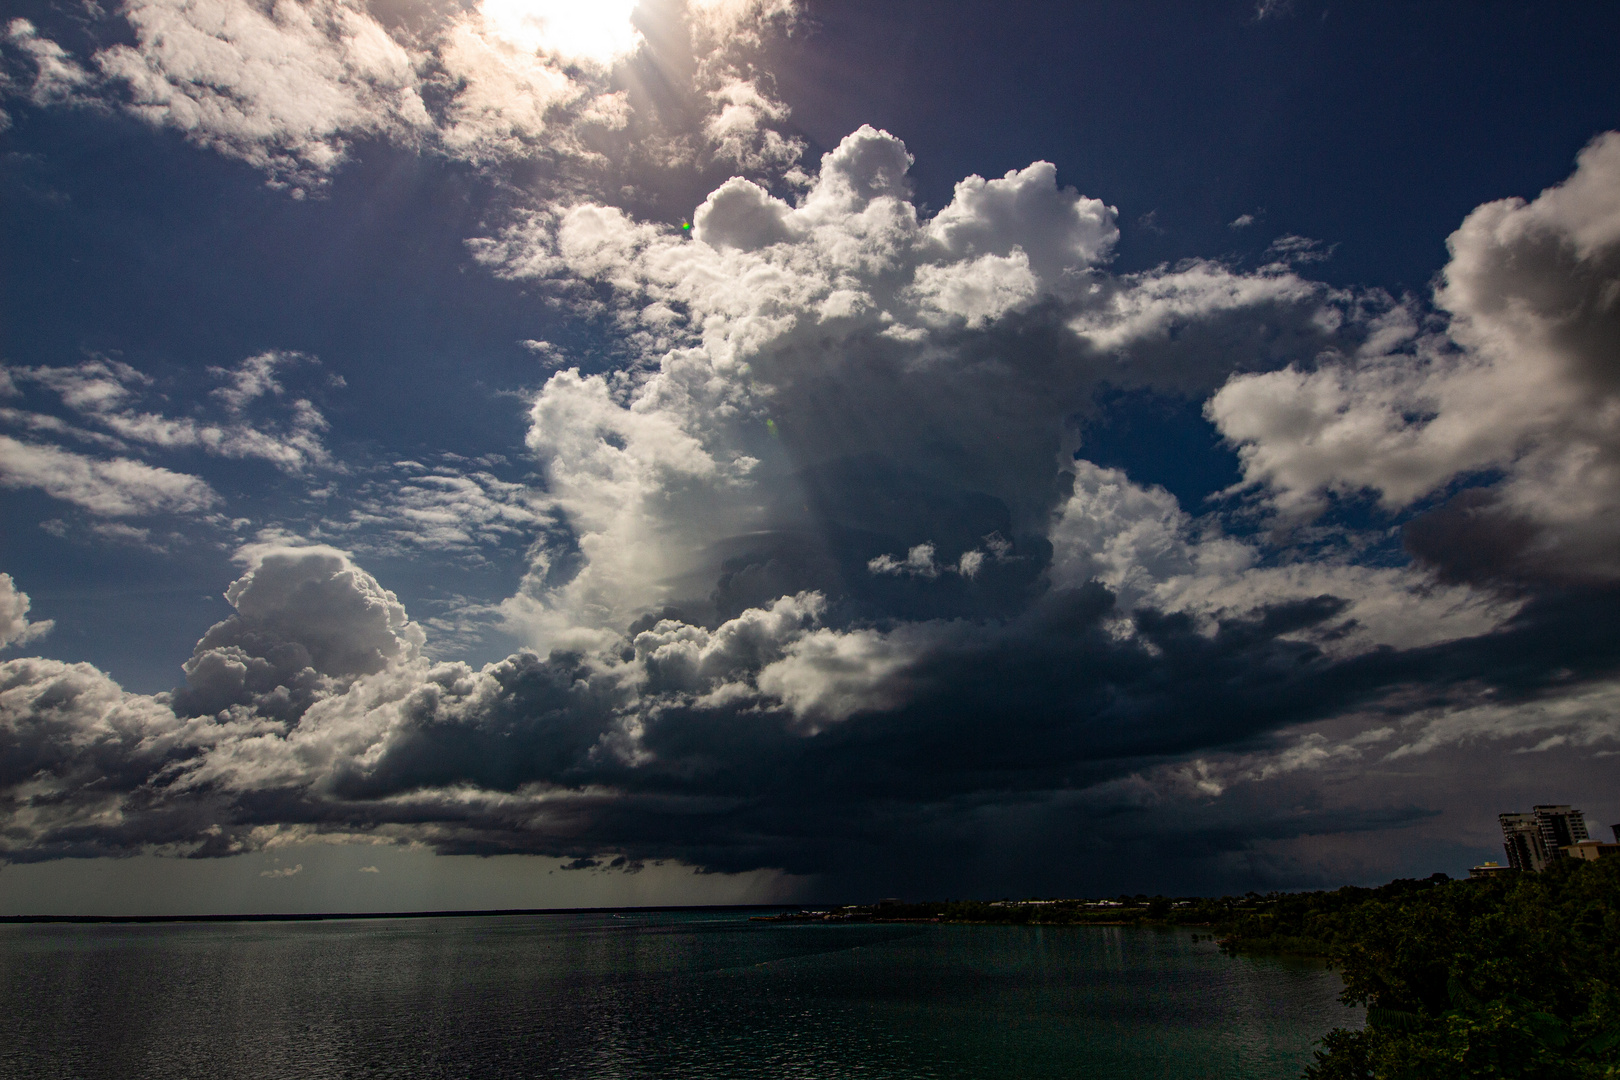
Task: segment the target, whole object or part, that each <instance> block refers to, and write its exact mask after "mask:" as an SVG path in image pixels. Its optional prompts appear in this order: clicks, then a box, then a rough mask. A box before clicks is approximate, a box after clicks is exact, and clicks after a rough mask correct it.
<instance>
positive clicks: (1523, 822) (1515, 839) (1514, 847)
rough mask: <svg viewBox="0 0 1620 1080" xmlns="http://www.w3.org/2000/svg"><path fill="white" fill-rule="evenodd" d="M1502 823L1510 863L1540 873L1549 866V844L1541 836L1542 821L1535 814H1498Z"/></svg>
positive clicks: (1517, 868)
mask: <svg viewBox="0 0 1620 1080" xmlns="http://www.w3.org/2000/svg"><path fill="white" fill-rule="evenodd" d="M1497 820H1498V821H1500V822H1501V823H1502V847H1503V848H1504V849H1506V851H1507V859H1508V865H1509V866H1511V867H1513V869H1515V870H1522V871H1524V872H1525V873H1527V874H1533V873H1539V872H1540V871H1541V870H1543V869H1545V868H1546V866H1547V845H1546V842H1545V841H1543V840H1542V838H1541V823H1540V822H1539V821H1537V820H1536V815H1535V814H1498V815H1497Z"/></svg>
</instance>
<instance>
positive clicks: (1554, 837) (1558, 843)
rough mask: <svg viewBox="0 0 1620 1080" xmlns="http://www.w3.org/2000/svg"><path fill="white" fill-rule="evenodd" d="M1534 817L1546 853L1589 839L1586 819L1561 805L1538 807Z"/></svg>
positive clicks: (1578, 812) (1577, 812)
mask: <svg viewBox="0 0 1620 1080" xmlns="http://www.w3.org/2000/svg"><path fill="white" fill-rule="evenodd" d="M1535 815H1536V824H1538V825H1540V826H1541V841H1542V843H1544V844H1546V845H1547V850H1548V851H1557V850H1558V849H1559V848H1566V847H1568V846H1569V845H1571V844H1579V843H1580V842H1581V841H1583V840H1587V839H1590V837H1588V836H1587V835H1586V818H1585V817H1584V816H1583V815H1582V814H1581V812H1580V811H1579V810H1575V809H1572V808H1571V807H1569V806H1563V805H1560V806H1538V807H1536V808H1535Z"/></svg>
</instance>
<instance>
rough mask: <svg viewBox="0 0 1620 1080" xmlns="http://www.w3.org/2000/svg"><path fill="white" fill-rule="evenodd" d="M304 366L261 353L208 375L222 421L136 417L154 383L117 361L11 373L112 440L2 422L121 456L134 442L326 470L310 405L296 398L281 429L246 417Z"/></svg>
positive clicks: (46, 420) (316, 413) (49, 423)
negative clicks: (281, 372)
mask: <svg viewBox="0 0 1620 1080" xmlns="http://www.w3.org/2000/svg"><path fill="white" fill-rule="evenodd" d="M302 362H312V361H309V360H308V358H306V357H303V356H300V355H299V354H297V353H283V352H267V353H261V354H260V355H258V356H253V357H249V358H248V359H246V360H244V361H242V362H241V363H240V364H239V365H237V366H236V367H235V368H231V369H226V368H217V367H216V368H210V369H209V372H210V374H212V375H213V376H214V377H215V378H217V379H220V380H222V381H224V382H225V384H226V385H224V386H222V387H220V388H218V389H216V390H214V391H213V392H212V393H211V394H210V395H209V396H210V397H212V398H213V399H215V400H216V401H218V402H220V403H221V404H222V405H223V406H224V407H225V411H226V414H227V416H228V419H226V420H223V421H208V420H199V419H197V418H195V417H189V416H184V417H174V416H165V415H163V414H161V413H157V412H151V411H143V410H141V409H140V408H139V407H138V406H137V405H136V404H135V401H136V399H137V398H139V396H140V395H141V394H142V393H143V392H144V391H145V390H146V388H148V387H150V386H151V384H152V380H151V379H150V378H149V377H148V376H146V375H143V374H142V373H141V372H139V371H137V370H135V369H134V368H132V367H130V366H129V365H128V364H123V363H119V362H117V361H112V360H106V359H93V360H86V361H84V362H83V363H81V364H78V365H76V366H74V367H36V368H26V367H15V368H11V369H10V372H9V374H10V377H11V379H12V380H14V381H15V382H22V383H24V384H35V385H39V386H42V387H45V388H47V389H49V390H51V391H54V392H55V393H56V394H57V395H58V396H59V397H60V398H61V400H62V403H63V405H65V406H66V407H67V408H68V409H70V410H72V411H73V412H76V413H78V414H79V416H80V417H82V418H83V419H85V420H86V421H88V422H89V423H92V424H96V425H99V426H101V427H103V428H105V429H106V430H107V431H108V432H110V433H111V436H112V437H111V439H109V438H108V436H105V435H98V434H96V433H91V432H83V431H81V430H79V429H76V428H73V427H71V426H68V425H66V424H64V423H62V422H61V421H60V420H58V419H55V418H51V417H44V416H39V415H38V414H23V413H20V412H13V411H9V410H8V411H7V412H6V413H5V414H3V415H0V419H3V420H10V421H12V422H21V423H23V424H25V425H26V426H28V427H30V428H33V429H34V430H38V431H48V432H51V433H53V434H54V433H61V434H66V435H69V436H71V437H74V438H80V439H84V440H87V441H95V442H101V443H104V444H108V445H112V446H114V447H117V448H119V449H125V448H127V445H128V444H129V443H138V444H143V445H146V446H151V447H156V448H158V449H162V450H200V451H202V452H203V453H205V454H209V455H214V456H219V457H226V458H251V459H258V460H262V461H267V462H269V463H271V464H273V465H275V466H276V467H277V468H279V469H281V470H282V471H284V472H289V473H299V472H303V471H304V470H305V469H307V468H310V467H311V466H317V465H326V464H329V463H330V460H331V458H330V455H329V454H328V452H327V450H326V447H325V445H324V444H323V443H322V433H323V432H324V431H325V430H326V428H327V423H326V418H325V417H324V416H322V415H321V412H320V410H319V409H317V408H316V407H315V405H314V404H313V403H312V402H310V401H309V400H308V399H306V398H296V399H294V400H292V401H291V402H289V403H288V404H287V408H286V411H287V413H288V414H289V415H288V417H287V418H286V419H284V420H281V421H279V422H276V421H265V422H260V423H254V422H253V421H252V420H251V419H249V418H248V417H247V416H246V415H245V413H246V410H247V409H248V408H249V407H250V406H251V405H252V404H253V403H254V402H255V401H258V400H260V399H262V398H265V397H273V398H280V397H282V396H283V395H284V390H283V387H282V385H281V383H280V382H279V381H277V379H276V371H277V369H278V368H286V367H289V366H292V365H294V364H298V363H302Z"/></svg>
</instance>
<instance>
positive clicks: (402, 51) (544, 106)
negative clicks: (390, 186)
mask: <svg viewBox="0 0 1620 1080" xmlns="http://www.w3.org/2000/svg"><path fill="white" fill-rule="evenodd" d="M635 8H636V3H635V0H611V2H596V3H591V4H585V5H581V4H574V3H566V2H561V0H557V2H553V0H525V2H517V0H480V2H479V3H477V4H476V5H471V6H467V7H465V8H462V9H460V10H454V11H452V10H449V9H445V10H442V11H432V10H426V11H420V12H418V13H416V18H415V20H414V21H413V23H412V25H410V26H409V27H408V28H407V27H406V26H403V25H398V24H397V22H396V21H391V20H389V19H388V18H387V16H386V13H383V14H378V13H373V12H372V11H370V10H368V8H367V7H366V5H364V4H363V3H360V2H358V0H282V2H280V3H276V4H273V5H270V6H268V7H266V6H264V5H259V4H255V3H252V2H249V0H203V2H201V3H191V2H181V0H134V2H132V3H129V4H125V5H123V6H121V7H120V8H119V9H118V12H117V14H118V16H119V17H120V19H121V20H122V22H123V23H124V24H125V25H124V26H121V27H116V28H115V27H106V28H105V29H106V30H107V31H108V32H109V33H110V34H116V35H118V36H121V37H128V38H130V39H131V40H129V41H128V42H126V43H121V44H117V45H112V46H109V47H107V48H103V49H101V50H99V51H98V52H96V53H95V54H94V56H93V57H92V58H91V66H92V67H93V68H94V73H92V71H91V70H90V69H89V68H87V67H86V66H85V65H83V64H81V63H80V62H79V61H78V60H77V59H75V58H74V57H73V56H71V55H70V54H69V53H67V52H66V51H65V50H63V49H62V48H61V47H60V46H58V45H57V44H55V43H54V42H51V41H49V40H47V39H44V38H41V37H39V35H38V33H37V31H35V29H34V28H33V26H32V24H30V23H28V22H27V21H26V20H20V19H19V20H14V21H13V22H12V24H11V26H10V28H9V31H8V40H9V41H10V42H11V44H12V45H13V46H14V47H16V48H17V49H19V50H21V51H22V52H24V53H25V54H27V55H28V56H29V57H30V58H31V59H32V61H33V63H34V65H35V66H36V69H37V75H36V77H35V78H34V80H33V82H32V84H31V87H30V88H29V90H28V91H27V93H28V96H29V98H30V99H31V101H32V102H33V104H35V105H37V106H52V105H64V104H79V105H94V106H96V107H115V108H120V109H123V110H125V111H127V112H129V113H131V114H133V115H135V116H137V117H139V118H141V119H142V120H144V121H146V122H147V123H149V124H151V125H153V126H154V127H158V128H164V129H168V130H174V131H178V132H180V133H182V134H183V135H184V136H185V137H186V138H187V139H188V140H189V141H191V142H193V143H195V144H197V145H199V146H204V147H208V148H210V149H212V150H214V151H216V152H218V153H222V154H224V155H226V156H228V157H232V158H235V159H238V160H241V161H245V162H247V163H248V164H250V165H252V166H253V167H255V168H258V169H261V170H263V171H264V172H266V173H267V174H269V178H270V182H271V183H272V185H274V186H278V187H285V188H288V189H290V190H291V191H292V193H293V195H294V196H296V197H302V196H304V195H305V194H307V193H308V192H310V191H318V190H320V189H321V188H322V187H323V186H324V185H326V184H327V183H329V182H330V179H331V177H332V175H333V174H334V173H335V172H336V171H337V170H338V169H339V168H340V167H341V166H342V165H343V163H344V162H345V161H347V160H348V159H349V157H350V155H351V153H352V152H353V150H354V147H355V146H356V145H357V144H360V143H363V142H365V141H367V140H377V141H386V142H391V143H393V144H395V145H399V146H403V147H407V148H412V149H418V150H425V151H428V152H435V153H442V154H446V155H449V156H451V157H453V158H458V159H462V160H466V161H471V162H474V163H477V164H480V165H485V166H492V165H497V164H499V163H502V162H505V161H510V160H513V159H532V158H543V159H546V160H549V161H551V162H553V163H561V164H562V165H563V166H564V167H563V168H562V170H561V172H562V174H563V177H562V182H561V185H560V186H561V187H563V188H564V189H566V188H568V187H569V186H570V182H575V183H577V182H578V181H579V179H580V177H592V178H593V179H592V180H591V182H592V183H593V185H594V186H598V187H602V188H604V189H605V190H617V188H618V187H620V186H621V185H620V184H617V183H612V182H605V181H603V180H602V175H604V174H607V173H614V172H620V173H622V172H625V171H626V170H630V169H634V168H636V167H639V166H641V165H645V164H646V163H647V162H649V161H650V162H654V163H655V164H659V165H660V167H663V168H665V169H666V171H667V167H669V166H672V165H687V166H690V165H692V164H693V163H694V160H695V155H694V154H693V153H692V147H693V146H696V145H702V144H708V145H709V147H710V149H711V151H712V156H717V157H718V158H719V159H722V160H728V161H731V162H733V163H735V164H736V165H738V166H739V167H742V168H745V169H748V170H751V171H771V172H781V171H782V170H783V169H785V168H787V167H788V166H791V165H792V164H793V163H794V162H795V161H796V160H797V159H798V157H799V155H800V153H802V151H803V146H804V144H803V142H802V140H800V139H798V138H796V137H794V136H791V135H787V134H784V133H783V132H781V131H779V130H777V128H776V127H773V126H772V125H779V124H780V122H781V121H782V120H784V119H785V118H786V116H787V107H786V106H785V105H783V104H782V103H781V102H779V101H777V100H775V99H774V98H773V97H771V95H770V93H769V92H768V91H767V90H766V89H765V82H764V79H765V77H764V76H763V75H761V74H759V73H758V70H757V67H758V65H757V64H756V63H755V62H754V60H753V59H752V58H753V56H754V54H757V53H758V51H759V50H760V48H761V47H762V40H763V34H764V33H765V30H766V28H767V27H770V26H775V25H782V24H784V23H785V22H786V21H789V20H790V19H791V17H792V15H793V13H794V11H795V6H794V4H793V3H791V2H790V0H771V2H768V3H765V2H744V3H735V2H725V3H716V4H693V5H675V6H674V8H675V10H674V12H673V14H675V15H676V16H677V17H678V18H680V19H682V20H684V21H685V22H686V24H687V27H686V28H687V29H688V30H689V32H690V33H689V37H690V41H689V43H688V45H689V47H690V49H691V56H690V57H688V58H685V59H684V60H682V61H680V62H675V63H671V62H670V59H671V58H668V57H658V58H647V57H641V56H639V52H640V47H641V45H642V44H643V38H642V35H641V32H640V30H639V29H638V28H637V26H636V23H635V19H634V18H633V16H634V13H635ZM95 14H96V15H97V16H99V15H100V14H101V13H100V11H99V9H97V11H96V12H95ZM666 44H669V45H673V44H674V42H673V41H670V42H666ZM677 47H678V46H677ZM635 65H639V66H641V67H643V68H648V69H651V68H652V67H654V66H656V67H657V78H656V79H653V80H651V81H650V82H649V81H648V80H646V79H631V80H629V81H630V84H631V89H629V90H627V89H624V88H623V86H622V84H623V82H624V80H621V79H617V76H616V72H618V71H620V70H621V69H623V68H625V67H626V66H635ZM677 71H681V72H683V76H682V77H679V78H677V79H676V80H675V81H674V82H671V80H670V75H671V74H672V73H674V72H677ZM655 84H656V85H657V86H659V87H661V89H660V90H659V91H658V93H657V94H654V93H653V91H652V90H651V89H650V87H651V86H653V85H655ZM666 84H667V85H666ZM665 99H669V100H665ZM687 99H692V100H693V101H694V102H695V101H702V102H704V103H705V104H706V105H707V106H708V107H710V108H712V113H711V114H710V115H707V116H702V115H690V112H691V110H689V108H688V101H687ZM671 105H673V106H674V107H670V106H671ZM702 108H703V107H702V106H699V108H698V110H696V111H697V112H699V113H701V112H702ZM633 125H634V126H635V129H636V131H635V135H636V137H635V138H634V139H631V138H627V137H621V138H618V139H617V140H614V139H611V138H607V136H609V135H611V134H612V133H623V132H625V131H626V130H627V129H629V128H631V127H632V126H633ZM660 147H661V148H662V149H660ZM644 159H645V160H644Z"/></svg>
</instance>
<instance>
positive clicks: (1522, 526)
mask: <svg viewBox="0 0 1620 1080" xmlns="http://www.w3.org/2000/svg"><path fill="white" fill-rule="evenodd" d="M1616 192H1620V134H1615V133H1609V134H1607V135H1603V136H1601V137H1599V138H1597V139H1595V140H1594V141H1593V142H1592V143H1591V144H1590V145H1589V146H1588V147H1587V148H1586V149H1585V150H1583V151H1582V152H1581V155H1580V157H1579V160H1578V162H1577V166H1576V170H1575V172H1574V174H1573V175H1571V177H1570V178H1569V179H1568V180H1567V181H1566V182H1565V183H1563V184H1561V185H1558V186H1556V187H1552V188H1549V189H1547V190H1546V191H1544V192H1542V193H1541V195H1540V196H1539V197H1538V198H1537V199H1535V200H1534V201H1532V202H1525V201H1524V200H1522V199H1506V200H1502V201H1499V202H1494V203H1487V204H1486V205H1484V206H1481V207H1479V208H1478V209H1476V210H1475V211H1473V212H1472V213H1471V214H1469V216H1468V218H1467V219H1466V220H1465V221H1464V222H1463V224H1462V227H1461V228H1459V229H1458V230H1457V231H1456V232H1455V233H1453V234H1452V236H1451V238H1450V239H1449V240H1448V246H1449V249H1450V252H1451V261H1450V262H1449V263H1448V264H1447V265H1446V268H1445V270H1444V272H1443V274H1442V279H1441V283H1440V285H1439V287H1438V288H1437V289H1436V293H1435V300H1436V303H1437V304H1438V306H1439V307H1440V308H1441V309H1442V310H1443V311H1444V312H1446V313H1447V315H1448V316H1449V319H1448V320H1447V321H1446V322H1445V323H1444V325H1443V327H1441V328H1438V329H1435V328H1430V327H1428V326H1426V325H1424V323H1423V321H1422V319H1421V318H1419V316H1418V315H1417V314H1416V313H1415V312H1413V311H1411V310H1410V309H1409V308H1405V307H1403V308H1397V309H1395V310H1393V311H1391V312H1390V313H1389V314H1388V316H1386V318H1385V320H1384V322H1385V325H1384V327H1383V330H1384V332H1383V333H1381V334H1376V335H1374V336H1373V337H1372V338H1370V339H1369V341H1368V343H1367V344H1366V345H1365V346H1364V347H1363V348H1362V349H1360V350H1359V351H1358V352H1356V353H1355V354H1353V355H1350V356H1345V357H1342V358H1329V359H1328V360H1326V361H1325V362H1323V363H1321V364H1320V365H1318V366H1316V367H1314V368H1309V367H1303V366H1290V367H1288V368H1287V369H1285V370H1282V371H1275V372H1267V373H1262V374H1252V375H1240V376H1236V377H1234V378H1233V379H1232V380H1231V381H1230V382H1229V383H1228V384H1227V385H1226V386H1225V387H1223V388H1222V389H1221V391H1220V392H1219V393H1218V394H1216V395H1215V397H1214V398H1213V399H1212V400H1211V401H1210V403H1209V407H1208V414H1209V416H1210V418H1211V420H1213V421H1214V422H1215V423H1216V424H1217V425H1218V426H1219V427H1220V429H1221V431H1222V433H1223V434H1224V435H1226V437H1227V438H1228V439H1230V440H1231V441H1232V443H1233V444H1235V445H1236V446H1237V448H1238V453H1239V455H1240V457H1241V459H1242V462H1243V469H1244V478H1245V481H1246V482H1247V483H1248V484H1249V485H1251V486H1254V487H1258V488H1263V489H1264V490H1265V491H1266V493H1267V495H1268V496H1269V498H1270V500H1271V503H1272V505H1273V506H1275V507H1276V508H1277V509H1278V511H1279V512H1281V513H1283V514H1285V515H1292V516H1296V517H1298V516H1306V515H1311V514H1315V513H1318V512H1320V510H1321V509H1322V508H1323V506H1324V505H1325V501H1324V500H1325V499H1326V498H1327V497H1328V496H1330V495H1335V494H1336V495H1356V494H1358V493H1361V492H1369V493H1371V494H1372V495H1373V496H1375V497H1376V498H1377V500H1378V502H1379V504H1380V505H1381V506H1383V507H1384V508H1385V509H1387V510H1390V511H1397V510H1401V509H1404V508H1407V507H1410V506H1412V505H1414V504H1415V503H1418V502H1419V501H1420V500H1422V499H1425V498H1429V497H1431V496H1434V495H1436V494H1439V493H1442V492H1444V491H1446V490H1447V488H1448V486H1449V485H1452V484H1458V483H1460V484H1463V485H1468V484H1470V482H1471V481H1472V485H1473V486H1470V487H1467V489H1466V490H1464V491H1462V492H1461V493H1460V494H1458V496H1457V497H1456V498H1455V499H1454V500H1453V501H1452V502H1451V503H1449V504H1448V505H1447V506H1446V507H1444V508H1443V509H1441V510H1439V511H1438V512H1436V513H1435V514H1433V515H1431V516H1429V517H1426V518H1421V519H1419V521H1418V522H1417V523H1415V524H1414V525H1413V526H1412V528H1411V531H1410V532H1409V537H1410V540H1411V542H1412V544H1413V547H1414V550H1416V551H1417V552H1418V553H1419V554H1420V555H1422V556H1423V557H1424V558H1425V559H1427V560H1428V561H1430V562H1432V563H1433V564H1435V565H1437V566H1439V567H1440V568H1441V569H1442V570H1443V571H1445V572H1447V573H1448V574H1449V575H1451V576H1452V577H1454V578H1456V579H1480V580H1486V579H1492V578H1503V577H1505V578H1508V579H1521V580H1522V579H1526V578H1532V579H1534V578H1547V577H1552V578H1559V579H1564V580H1571V579H1598V580H1612V579H1614V578H1615V577H1616V576H1620V562H1617V561H1616V560H1615V558H1614V555H1613V553H1614V550H1615V546H1614V541H1615V538H1616V537H1617V536H1620V468H1617V465H1616V462H1617V461H1620V426H1617V422H1616V416H1617V415H1620V412H1617V408H1616V401H1617V400H1620V399H1617V397H1616V394H1617V391H1620V379H1617V378H1616V377H1615V374H1614V370H1615V369H1614V357H1615V356H1616V355H1617V352H1616V350H1617V348H1620V306H1617V302H1616V297H1620V196H1617V195H1616ZM1493 471H1494V472H1497V473H1499V474H1500V479H1497V480H1494V481H1493V480H1491V479H1489V478H1488V476H1487V474H1488V473H1491V472H1493ZM1474 544H1483V545H1485V547H1484V549H1483V553H1481V552H1470V551H1469V547H1470V545H1474Z"/></svg>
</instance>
